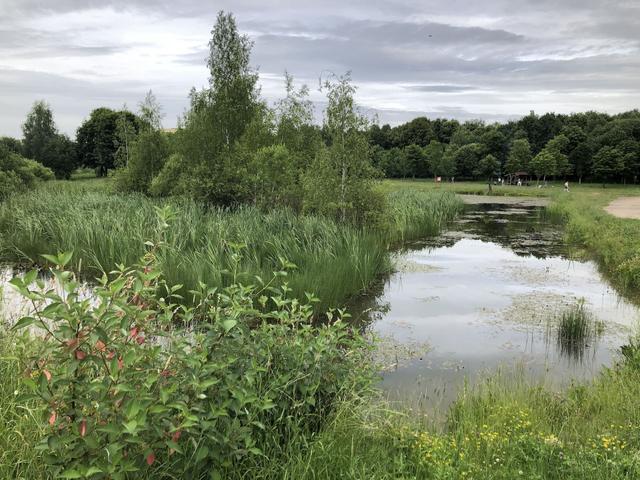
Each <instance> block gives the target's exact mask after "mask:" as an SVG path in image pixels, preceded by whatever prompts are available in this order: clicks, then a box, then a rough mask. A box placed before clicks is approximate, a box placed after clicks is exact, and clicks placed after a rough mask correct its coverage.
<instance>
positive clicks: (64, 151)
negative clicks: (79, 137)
mask: <svg viewBox="0 0 640 480" xmlns="http://www.w3.org/2000/svg"><path fill="white" fill-rule="evenodd" d="M22 134H23V136H24V139H23V141H22V151H23V153H24V155H25V156H26V157H28V158H32V159H34V160H36V161H37V162H39V163H41V164H42V165H44V166H45V167H48V168H50V169H51V170H53V172H54V174H55V176H56V177H57V178H69V177H70V176H71V172H73V170H75V168H76V154H75V145H74V143H73V142H72V141H71V140H69V138H68V137H67V136H66V135H60V134H59V133H58V130H57V128H56V124H55V122H54V120H53V112H52V111H51V108H50V107H49V105H48V104H47V103H45V102H44V101H43V100H40V101H37V102H35V103H34V104H33V107H32V109H31V111H30V112H29V114H28V115H27V119H26V120H25V122H24V124H23V125H22Z"/></svg>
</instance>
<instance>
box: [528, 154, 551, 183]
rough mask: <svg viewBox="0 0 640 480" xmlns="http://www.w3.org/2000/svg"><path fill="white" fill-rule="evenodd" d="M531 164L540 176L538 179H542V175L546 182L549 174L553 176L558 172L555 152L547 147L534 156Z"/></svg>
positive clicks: (535, 172) (537, 175) (534, 171)
mask: <svg viewBox="0 0 640 480" xmlns="http://www.w3.org/2000/svg"><path fill="white" fill-rule="evenodd" d="M530 166H531V169H532V170H533V173H534V174H535V175H536V177H537V178H538V181H540V177H542V179H543V181H545V182H546V180H547V175H548V176H552V175H555V174H556V159H555V157H554V155H553V153H551V152H550V151H549V150H547V149H543V150H542V151H541V152H540V153H538V154H537V155H536V156H535V157H533V159H532V160H531V163H530Z"/></svg>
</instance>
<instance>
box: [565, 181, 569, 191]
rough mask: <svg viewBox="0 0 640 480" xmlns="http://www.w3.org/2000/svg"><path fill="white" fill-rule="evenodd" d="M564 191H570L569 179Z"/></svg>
mask: <svg viewBox="0 0 640 480" xmlns="http://www.w3.org/2000/svg"><path fill="white" fill-rule="evenodd" d="M564 191H565V192H568V191H569V180H567V181H566V182H564Z"/></svg>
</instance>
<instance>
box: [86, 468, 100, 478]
mask: <svg viewBox="0 0 640 480" xmlns="http://www.w3.org/2000/svg"><path fill="white" fill-rule="evenodd" d="M96 473H102V469H101V468H98V467H89V468H88V469H87V471H86V472H85V473H84V476H85V477H90V476H91V475H95V474H96Z"/></svg>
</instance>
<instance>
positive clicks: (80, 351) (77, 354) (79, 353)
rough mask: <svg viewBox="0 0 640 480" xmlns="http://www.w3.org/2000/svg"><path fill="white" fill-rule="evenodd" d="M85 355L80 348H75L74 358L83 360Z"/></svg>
mask: <svg viewBox="0 0 640 480" xmlns="http://www.w3.org/2000/svg"><path fill="white" fill-rule="evenodd" d="M86 356H87V354H86V353H84V352H83V351H82V350H76V360H84V359H85V357H86Z"/></svg>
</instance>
